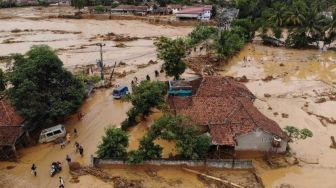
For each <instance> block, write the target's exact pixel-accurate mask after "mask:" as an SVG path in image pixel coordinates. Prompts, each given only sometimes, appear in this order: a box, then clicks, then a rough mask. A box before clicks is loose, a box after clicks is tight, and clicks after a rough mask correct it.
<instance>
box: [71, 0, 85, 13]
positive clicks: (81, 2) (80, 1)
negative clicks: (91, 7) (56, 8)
mask: <svg viewBox="0 0 336 188" xmlns="http://www.w3.org/2000/svg"><path fill="white" fill-rule="evenodd" d="M72 5H73V6H74V7H75V8H77V9H78V13H80V9H82V8H84V6H85V0H72Z"/></svg>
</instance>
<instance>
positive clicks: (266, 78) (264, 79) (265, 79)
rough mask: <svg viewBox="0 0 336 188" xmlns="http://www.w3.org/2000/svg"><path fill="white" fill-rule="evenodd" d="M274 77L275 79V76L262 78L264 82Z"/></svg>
mask: <svg viewBox="0 0 336 188" xmlns="http://www.w3.org/2000/svg"><path fill="white" fill-rule="evenodd" d="M273 79H274V77H273V76H266V77H265V78H262V79H261V80H262V81H264V82H269V81H272V80H273Z"/></svg>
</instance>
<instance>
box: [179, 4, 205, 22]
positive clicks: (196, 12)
mask: <svg viewBox="0 0 336 188" xmlns="http://www.w3.org/2000/svg"><path fill="white" fill-rule="evenodd" d="M211 10H212V6H211V5H205V6H200V7H186V8H183V9H182V10H180V11H178V12H177V13H176V14H175V15H176V18H179V19H197V20H210V18H211Z"/></svg>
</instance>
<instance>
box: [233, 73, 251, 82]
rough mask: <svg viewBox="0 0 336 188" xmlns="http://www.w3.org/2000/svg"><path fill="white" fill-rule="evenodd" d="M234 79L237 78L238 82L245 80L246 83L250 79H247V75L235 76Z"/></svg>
mask: <svg viewBox="0 0 336 188" xmlns="http://www.w3.org/2000/svg"><path fill="white" fill-rule="evenodd" d="M234 79H235V80H236V81H237V82H244V83H246V82H248V81H249V79H247V77H246V76H245V75H243V76H242V77H235V78H234Z"/></svg>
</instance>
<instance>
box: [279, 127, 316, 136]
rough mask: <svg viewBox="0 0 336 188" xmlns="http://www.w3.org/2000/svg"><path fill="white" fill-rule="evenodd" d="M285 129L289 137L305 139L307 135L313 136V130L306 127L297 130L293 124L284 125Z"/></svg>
mask: <svg viewBox="0 0 336 188" xmlns="http://www.w3.org/2000/svg"><path fill="white" fill-rule="evenodd" d="M285 131H286V132H287V133H288V136H289V137H290V138H297V139H306V138H307V137H312V136H313V132H312V131H311V130H309V129H307V128H304V129H301V130H299V129H298V128H296V127H294V126H286V127H285Z"/></svg>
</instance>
